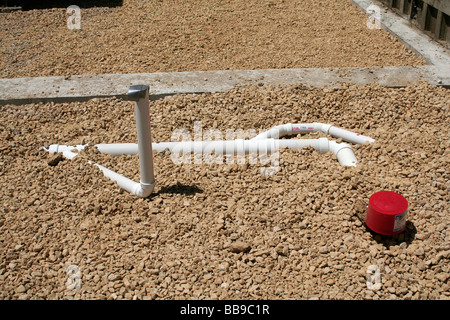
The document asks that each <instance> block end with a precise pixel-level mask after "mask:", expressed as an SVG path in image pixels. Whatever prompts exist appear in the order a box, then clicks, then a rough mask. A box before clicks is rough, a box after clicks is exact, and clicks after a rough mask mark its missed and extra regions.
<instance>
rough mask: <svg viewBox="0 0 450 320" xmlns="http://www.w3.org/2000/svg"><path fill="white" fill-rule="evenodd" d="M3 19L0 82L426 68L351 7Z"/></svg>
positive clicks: (192, 8)
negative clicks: (73, 21)
mask: <svg viewBox="0 0 450 320" xmlns="http://www.w3.org/2000/svg"><path fill="white" fill-rule="evenodd" d="M67 19H68V14H67V12H66V8H55V9H40V10H30V11H16V12H9V13H0V34H1V35H2V37H1V46H0V77H2V78H16V77H36V76H70V75H79V74H104V73H146V72H149V73H150V72H174V71H198V70H225V69H232V70H236V69H252V70H254V69H271V68H275V69H283V68H336V67H365V66H405V65H423V64H425V62H424V60H423V59H422V58H420V57H418V56H416V55H415V54H414V53H413V52H412V51H411V50H409V49H407V48H406V47H405V46H404V45H403V44H402V43H401V42H400V41H399V40H398V39H397V38H396V37H395V36H392V35H390V34H389V33H388V32H387V31H385V30H377V29H369V28H368V27H367V20H368V16H367V15H366V14H365V13H364V12H363V11H362V10H361V9H359V8H358V7H357V6H356V5H355V4H353V3H352V2H351V1H349V0H345V1H343V0H302V1H281V0H280V1H279V0H265V1H261V0H250V1H219V0H209V1H200V0H176V1H175V0H164V1H162V0H159V1H156V0H152V1H150V0H124V1H123V6H119V7H112V8H109V7H98V8H82V9H81V29H80V30H71V29H69V28H68V27H67Z"/></svg>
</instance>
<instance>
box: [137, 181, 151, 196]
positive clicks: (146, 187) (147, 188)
mask: <svg viewBox="0 0 450 320" xmlns="http://www.w3.org/2000/svg"><path fill="white" fill-rule="evenodd" d="M155 184H156V181H155V182H153V183H152V184H145V183H142V182H141V183H136V186H135V188H134V190H133V192H132V194H134V195H135V196H138V197H140V198H147V197H148V196H149V195H150V194H152V192H153V190H154V189H155Z"/></svg>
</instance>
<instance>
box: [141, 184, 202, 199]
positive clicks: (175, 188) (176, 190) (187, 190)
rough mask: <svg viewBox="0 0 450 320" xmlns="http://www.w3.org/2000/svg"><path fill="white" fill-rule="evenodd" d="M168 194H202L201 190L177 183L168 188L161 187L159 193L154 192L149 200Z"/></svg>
mask: <svg viewBox="0 0 450 320" xmlns="http://www.w3.org/2000/svg"><path fill="white" fill-rule="evenodd" d="M163 193H170V194H183V195H193V194H196V193H203V190H202V189H200V188H199V187H197V186H190V185H184V184H181V183H177V184H175V185H172V186H169V187H162V188H161V189H160V190H159V191H157V192H154V193H153V194H151V195H150V197H149V198H151V197H152V196H155V195H159V194H163Z"/></svg>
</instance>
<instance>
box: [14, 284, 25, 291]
mask: <svg viewBox="0 0 450 320" xmlns="http://www.w3.org/2000/svg"><path fill="white" fill-rule="evenodd" d="M26 291H27V289H26V288H25V287H24V286H23V285H22V284H21V285H20V286H18V287H17V289H16V292H17V293H25V292H26Z"/></svg>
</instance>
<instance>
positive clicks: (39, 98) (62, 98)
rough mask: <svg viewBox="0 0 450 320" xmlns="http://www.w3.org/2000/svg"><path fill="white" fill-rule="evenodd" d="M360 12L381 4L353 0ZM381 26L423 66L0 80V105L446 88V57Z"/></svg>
mask: <svg viewBox="0 0 450 320" xmlns="http://www.w3.org/2000/svg"><path fill="white" fill-rule="evenodd" d="M352 1H353V2H354V3H355V4H357V5H358V6H359V7H360V8H361V9H362V10H367V8H368V7H369V6H370V5H371V4H374V3H375V4H377V5H378V4H379V5H380V7H382V5H381V3H377V2H375V1H366V0H352ZM381 18H382V19H381V23H382V24H383V26H384V28H386V29H387V30H388V31H389V32H392V33H393V34H395V35H397V36H398V37H399V38H400V39H401V40H402V41H403V42H404V43H405V44H406V45H407V46H408V47H409V48H411V49H412V50H414V51H415V52H416V53H418V54H420V55H422V56H423V57H424V58H425V59H426V61H427V62H428V63H429V64H428V65H425V66H403V67H365V68H303V69H265V70H218V71H192V72H169V73H144V74H103V75H78V76H70V77H64V76H58V77H30V78H12V79H0V104H3V105H4V104H25V103H36V102H50V101H53V102H69V101H85V100H88V99H92V98H102V97H113V96H115V97H118V98H123V97H125V95H126V93H127V92H128V88H129V86H130V85H134V84H147V85H149V86H150V98H151V99H158V98H161V97H164V96H167V95H173V94H189V93H210V92H225V91H228V90H230V89H232V88H233V87H236V86H245V85H251V84H253V85H274V86H286V85H300V86H306V87H308V86H311V87H339V86H340V85H342V84H343V83H353V84H356V85H365V84H370V83H379V84H380V85H382V86H386V87H404V86H408V85H411V84H414V83H417V82H418V81H421V80H424V81H427V82H429V83H430V84H434V85H441V86H446V87H450V53H449V52H448V50H447V49H446V48H443V47H442V46H440V45H439V44H437V43H436V42H434V41H433V40H432V39H431V38H430V37H428V36H426V35H425V34H423V33H422V32H420V31H419V30H416V29H414V28H413V27H411V25H410V24H409V23H408V22H407V21H406V20H405V19H403V18H401V17H399V16H397V15H395V14H394V13H392V12H390V11H383V12H382V15H381Z"/></svg>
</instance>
